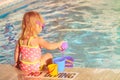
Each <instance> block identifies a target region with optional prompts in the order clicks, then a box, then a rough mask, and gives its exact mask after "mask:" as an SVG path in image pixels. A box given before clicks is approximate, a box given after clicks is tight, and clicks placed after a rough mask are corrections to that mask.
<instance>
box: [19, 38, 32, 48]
mask: <svg viewBox="0 0 120 80" xmlns="http://www.w3.org/2000/svg"><path fill="white" fill-rule="evenodd" d="M32 39H33V36H32V37H30V38H29V39H28V41H27V46H30V41H31V40H32ZM20 45H23V40H20Z"/></svg>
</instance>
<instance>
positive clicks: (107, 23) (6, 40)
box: [0, 0, 120, 68]
mask: <svg viewBox="0 0 120 80" xmlns="http://www.w3.org/2000/svg"><path fill="white" fill-rule="evenodd" d="M31 10H34V11H38V12H39V13H41V14H42V16H43V17H44V19H45V22H46V24H45V25H46V27H45V29H44V30H43V31H42V33H41V34H40V36H43V37H44V38H45V39H46V40H48V41H55V42H56V41H61V40H65V41H67V42H68V44H69V48H68V49H67V50H66V51H65V52H63V54H64V55H65V56H72V57H73V58H74V60H75V61H74V66H75V67H93V68H95V67H97V68H120V26H119V23H120V22H119V21H120V1H119V0H99V1H97V0H75V1H73V0H44V1H43V0H31V1H24V0H21V1H19V2H18V3H14V4H13V3H12V5H10V6H9V5H8V6H3V8H0V27H1V28H0V63H1V64H6V63H8V64H13V63H14V48H15V42H16V40H17V39H18V37H19V35H20V27H21V20H22V17H23V14H24V13H25V12H27V11H31ZM42 52H43V53H45V52H51V53H52V54H53V56H54V57H57V56H62V53H61V52H60V51H59V50H54V51H49V50H46V49H43V50H42Z"/></svg>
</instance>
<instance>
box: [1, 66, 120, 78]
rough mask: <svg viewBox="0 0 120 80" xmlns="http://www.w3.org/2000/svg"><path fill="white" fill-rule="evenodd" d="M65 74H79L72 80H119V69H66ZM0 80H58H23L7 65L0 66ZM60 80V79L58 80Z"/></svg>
mask: <svg viewBox="0 0 120 80" xmlns="http://www.w3.org/2000/svg"><path fill="white" fill-rule="evenodd" d="M65 71H66V72H77V73H79V74H78V75H77V76H76V78H75V79H74V80H120V69H98V68H77V67H75V68H67V69H66V70H65ZM0 72H1V73H0V80H59V79H41V78H40V77H39V78H29V79H23V78H21V77H20V76H19V74H20V71H18V70H17V69H15V68H14V67H12V66H11V65H9V64H0ZM60 80H61V79H60Z"/></svg>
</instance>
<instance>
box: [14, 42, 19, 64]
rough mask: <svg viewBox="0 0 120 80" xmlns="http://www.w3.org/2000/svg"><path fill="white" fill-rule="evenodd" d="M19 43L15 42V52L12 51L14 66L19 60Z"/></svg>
mask: <svg viewBox="0 0 120 80" xmlns="http://www.w3.org/2000/svg"><path fill="white" fill-rule="evenodd" d="M19 54H20V53H19V43H18V42H17V44H16V47H15V52H14V61H15V65H14V66H17V65H18V62H19Z"/></svg>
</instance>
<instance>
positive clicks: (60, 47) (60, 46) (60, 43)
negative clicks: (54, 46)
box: [58, 41, 65, 51]
mask: <svg viewBox="0 0 120 80" xmlns="http://www.w3.org/2000/svg"><path fill="white" fill-rule="evenodd" d="M64 42H65V41H61V42H59V47H58V49H59V50H60V51H62V50H63V48H62V44H63V43H64Z"/></svg>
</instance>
